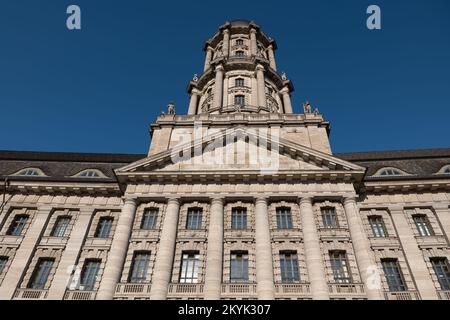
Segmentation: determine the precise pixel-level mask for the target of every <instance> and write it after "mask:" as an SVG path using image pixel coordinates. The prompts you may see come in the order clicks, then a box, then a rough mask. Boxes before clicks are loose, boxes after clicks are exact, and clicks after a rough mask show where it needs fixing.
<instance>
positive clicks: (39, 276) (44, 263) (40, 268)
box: [28, 258, 55, 290]
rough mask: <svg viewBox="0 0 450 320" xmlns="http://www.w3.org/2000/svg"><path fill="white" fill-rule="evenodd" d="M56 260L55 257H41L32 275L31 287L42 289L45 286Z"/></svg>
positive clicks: (29, 286)
mask: <svg viewBox="0 0 450 320" xmlns="http://www.w3.org/2000/svg"><path fill="white" fill-rule="evenodd" d="M54 262H55V260H54V259H49V258H39V260H38V262H37V264H36V267H35V268H34V271H33V274H32V275H31V278H30V282H29V283H28V288H29V289H37V290H42V289H44V288H45V284H46V283H47V280H48V276H49V275H50V271H51V270H52V268H53V263H54Z"/></svg>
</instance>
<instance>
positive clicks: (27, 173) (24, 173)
mask: <svg viewBox="0 0 450 320" xmlns="http://www.w3.org/2000/svg"><path fill="white" fill-rule="evenodd" d="M15 175H16V176H21V177H38V176H45V174H44V172H42V170H40V169H36V168H26V169H23V170H20V171H19V172H17V173H16V174H15Z"/></svg>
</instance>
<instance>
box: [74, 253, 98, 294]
mask: <svg viewBox="0 0 450 320" xmlns="http://www.w3.org/2000/svg"><path fill="white" fill-rule="evenodd" d="M100 263H101V260H98V259H87V260H86V262H85V263H84V267H83V270H82V271H81V277H80V286H79V289H80V290H84V291H92V290H94V287H95V282H96V281H97V275H98V272H99V270H100Z"/></svg>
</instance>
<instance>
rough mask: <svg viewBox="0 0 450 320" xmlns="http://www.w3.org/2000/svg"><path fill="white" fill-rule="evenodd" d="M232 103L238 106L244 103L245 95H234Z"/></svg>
mask: <svg viewBox="0 0 450 320" xmlns="http://www.w3.org/2000/svg"><path fill="white" fill-rule="evenodd" d="M234 104H235V105H238V106H241V107H242V106H244V105H245V97H244V96H243V95H236V96H234Z"/></svg>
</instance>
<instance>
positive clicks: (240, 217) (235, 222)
mask: <svg viewBox="0 0 450 320" xmlns="http://www.w3.org/2000/svg"><path fill="white" fill-rule="evenodd" d="M231 228H232V229H236V230H243V229H247V208H233V209H232V211H231Z"/></svg>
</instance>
